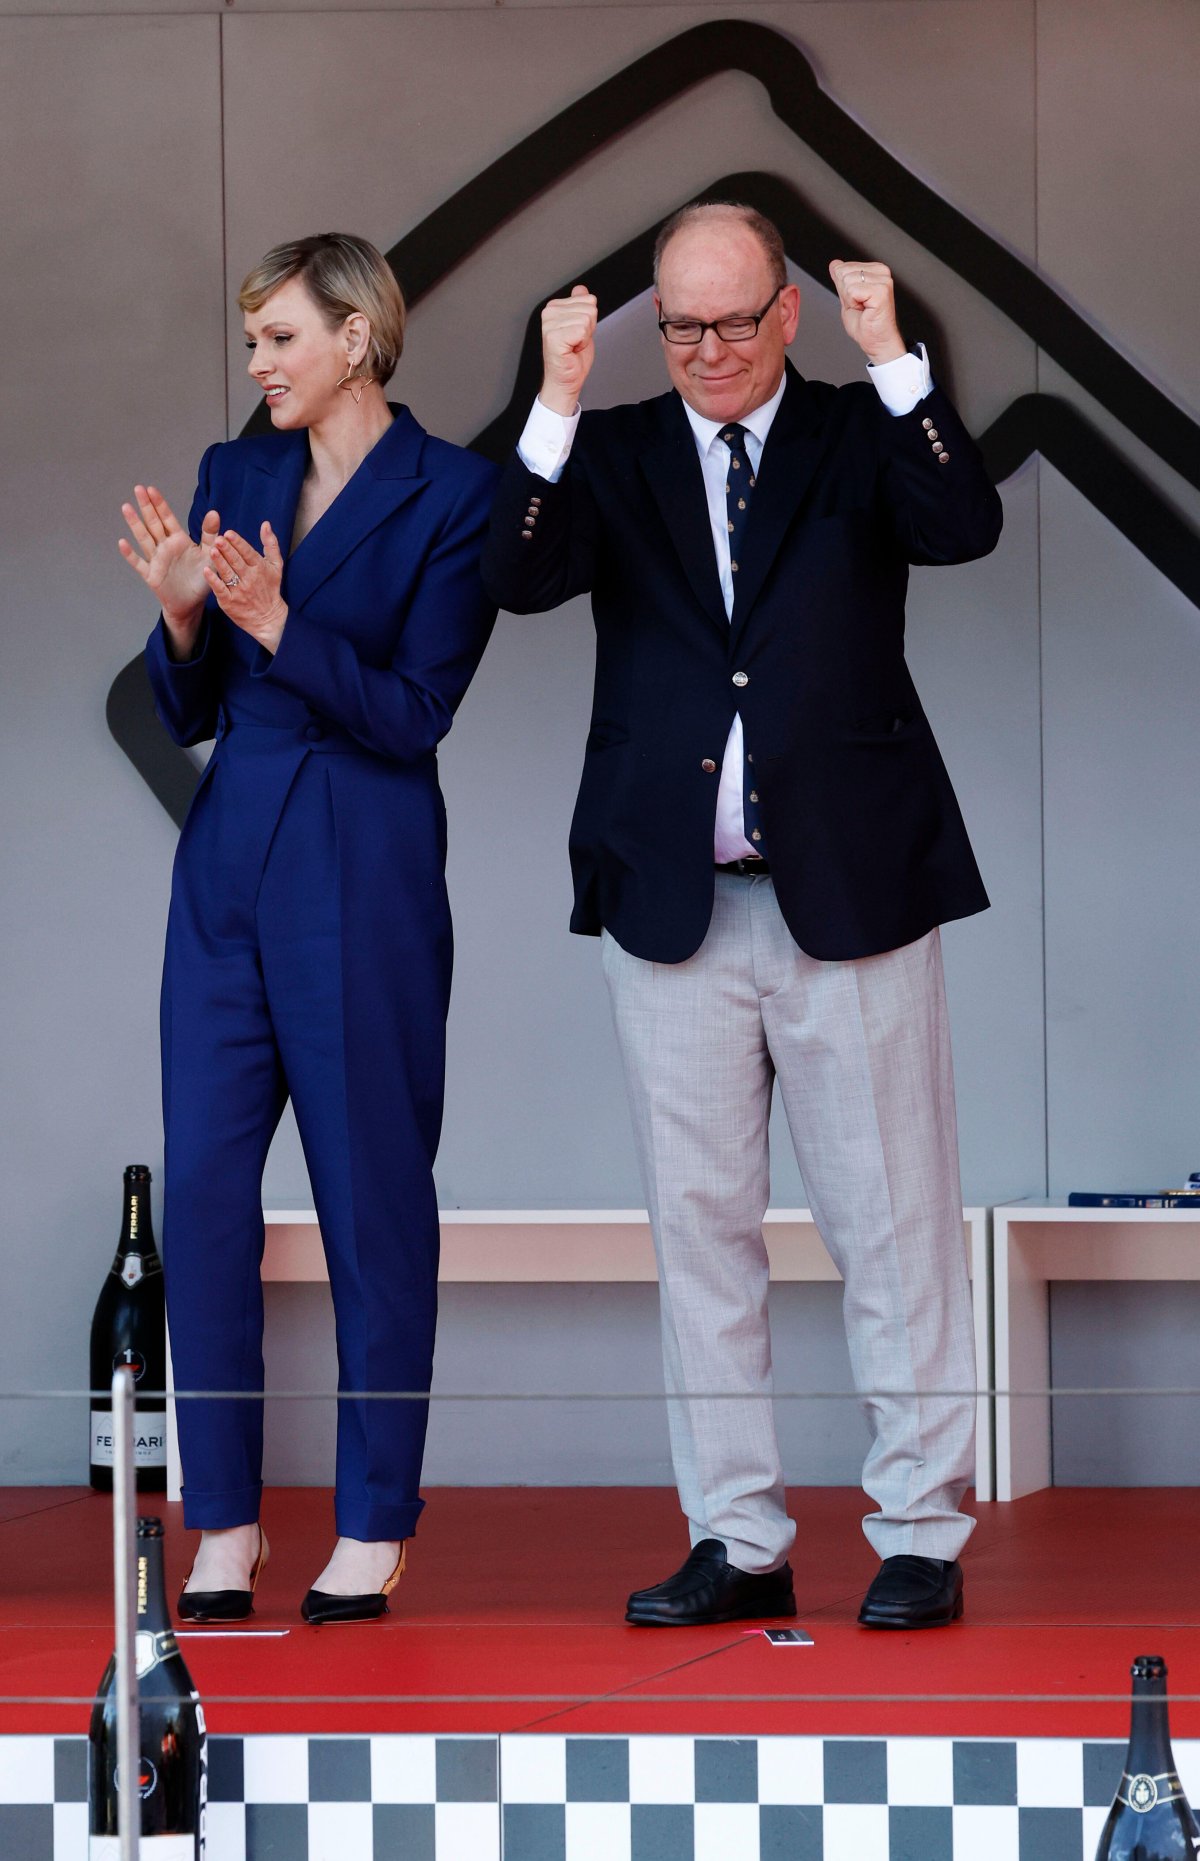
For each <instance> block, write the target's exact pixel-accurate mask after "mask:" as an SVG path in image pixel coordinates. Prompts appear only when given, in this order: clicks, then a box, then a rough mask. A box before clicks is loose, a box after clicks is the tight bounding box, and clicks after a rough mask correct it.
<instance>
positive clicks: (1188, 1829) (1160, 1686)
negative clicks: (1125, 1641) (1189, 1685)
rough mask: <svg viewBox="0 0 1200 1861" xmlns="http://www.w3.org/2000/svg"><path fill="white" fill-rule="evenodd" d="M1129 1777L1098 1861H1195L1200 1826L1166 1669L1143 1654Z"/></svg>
mask: <svg viewBox="0 0 1200 1861" xmlns="http://www.w3.org/2000/svg"><path fill="white" fill-rule="evenodd" d="M1132 1673H1133V1707H1132V1711H1131V1715H1130V1725H1129V1749H1128V1751H1127V1752H1126V1754H1125V1774H1124V1776H1123V1777H1122V1778H1121V1781H1120V1783H1119V1784H1118V1786H1117V1794H1116V1796H1115V1797H1114V1799H1113V1806H1112V1808H1111V1809H1110V1810H1109V1812H1108V1820H1107V1822H1106V1823H1105V1824H1104V1829H1103V1831H1102V1833H1101V1836H1100V1846H1099V1847H1098V1848H1097V1850H1096V1861H1194V1857H1195V1855H1196V1853H1197V1850H1200V1823H1197V1821H1196V1818H1195V1816H1194V1815H1193V1814H1192V1810H1191V1806H1190V1804H1189V1803H1188V1800H1187V1797H1186V1796H1185V1795H1184V1793H1183V1785H1182V1784H1181V1783H1180V1781H1179V1778H1178V1775H1177V1774H1176V1770H1175V1760H1174V1758H1173V1757H1172V1755H1171V1731H1170V1727H1169V1725H1168V1723H1167V1664H1166V1662H1165V1661H1164V1660H1163V1658H1162V1656H1161V1655H1158V1654H1139V1655H1138V1657H1137V1659H1136V1661H1135V1662H1134V1663H1133V1668H1132Z"/></svg>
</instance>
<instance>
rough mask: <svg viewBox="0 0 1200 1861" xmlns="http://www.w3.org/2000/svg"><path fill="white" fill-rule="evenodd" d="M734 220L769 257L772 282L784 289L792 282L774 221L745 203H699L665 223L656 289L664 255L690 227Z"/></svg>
mask: <svg viewBox="0 0 1200 1861" xmlns="http://www.w3.org/2000/svg"><path fill="white" fill-rule="evenodd" d="M721 219H726V220H728V219H734V220H739V221H740V222H741V224H742V225H743V226H746V227H749V229H750V231H751V232H752V233H753V234H754V237H755V238H756V239H757V240H758V242H759V244H760V245H761V247H762V249H763V252H764V253H765V254H766V259H767V264H768V265H769V266H770V269H771V282H772V284H774V285H784V284H786V283H787V281H788V275H787V254H786V252H785V251H784V248H783V236H782V234H781V233H780V231H779V228H778V227H777V226H776V224H775V222H774V220H769V219H768V218H767V216H766V214H765V213H760V212H759V211H758V208H757V207H751V206H748V205H747V204H746V202H745V201H744V200H695V201H693V202H692V203H691V205H690V206H687V207H680V208H679V210H678V212H677V213H673V214H672V215H671V217H670V219H667V220H664V221H663V223H662V225H661V226H660V227H659V229H658V238H657V239H656V240H655V241H654V288H655V290H657V289H658V273H659V267H660V266H661V264H662V255H663V253H664V252H665V251H666V249H667V247H668V245H669V244H670V243H671V241H672V239H674V237H675V235H676V233H681V232H682V231H683V230H684V228H685V227H687V226H695V225H697V224H701V223H703V222H704V221H705V220H721Z"/></svg>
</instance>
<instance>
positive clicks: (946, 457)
mask: <svg viewBox="0 0 1200 1861" xmlns="http://www.w3.org/2000/svg"><path fill="white" fill-rule="evenodd" d="M937 462H938V464H939V465H949V463H950V454H949V453H948V452H939V453H938V456H937Z"/></svg>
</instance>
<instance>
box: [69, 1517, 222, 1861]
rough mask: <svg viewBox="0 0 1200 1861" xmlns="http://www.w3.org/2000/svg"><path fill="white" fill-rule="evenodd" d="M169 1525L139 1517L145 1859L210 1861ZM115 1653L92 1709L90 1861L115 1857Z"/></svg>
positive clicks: (200, 1735) (119, 1782) (200, 1746)
mask: <svg viewBox="0 0 1200 1861" xmlns="http://www.w3.org/2000/svg"><path fill="white" fill-rule="evenodd" d="M162 1541H163V1528H162V1525H161V1523H160V1521H159V1520H158V1519H139V1520H138V1522H137V1624H136V1644H137V1653H136V1657H135V1658H136V1662H137V1680H138V1700H139V1710H140V1713H141V1738H140V1744H139V1761H138V1774H137V1777H136V1779H135V1787H136V1789H137V1793H138V1796H139V1798H140V1800H141V1802H140V1807H141V1835H140V1838H139V1840H140V1852H141V1854H142V1855H143V1857H144V1861H203V1856H204V1820H205V1811H206V1807H207V1803H208V1751H207V1739H206V1733H205V1725H204V1708H203V1706H202V1705H201V1704H200V1698H199V1695H198V1694H197V1692H196V1689H195V1687H194V1686H193V1685H192V1679H191V1675H190V1674H189V1673H188V1670H187V1668H186V1667H185V1666H184V1661H183V1656H182V1654H180V1652H179V1644H178V1642H177V1641H176V1639H175V1635H174V1631H173V1630H172V1627H171V1618H170V1616H169V1614H168V1613H167V1593H166V1588H165V1586H164V1583H163V1556H162ZM115 1683H116V1656H115V1655H114V1656H113V1658H112V1659H111V1660H110V1661H109V1663H108V1666H107V1667H106V1668H105V1670H104V1678H103V1679H102V1680H101V1682H100V1691H99V1692H98V1693H97V1695H96V1703H95V1705H94V1706H93V1707H92V1722H91V1727H90V1730H89V1733H88V1828H89V1831H90V1838H89V1840H90V1846H89V1849H88V1855H89V1861H116V1857H117V1855H118V1854H119V1842H118V1835H117V1802H118V1793H119V1792H120V1791H121V1790H122V1789H123V1788H124V1786H125V1780H124V1778H123V1777H122V1776H121V1774H120V1770H119V1768H118V1765H117V1695H116V1685H115Z"/></svg>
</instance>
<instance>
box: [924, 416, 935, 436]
mask: <svg viewBox="0 0 1200 1861" xmlns="http://www.w3.org/2000/svg"><path fill="white" fill-rule="evenodd" d="M921 425H922V426H923V427H924V428H925V431H926V432H927V433H931V432H932V431H933V421H932V420H930V419H929V417H928V415H927V416H926V418H925V419H924V420H922V422H921Z"/></svg>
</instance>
